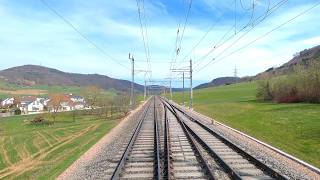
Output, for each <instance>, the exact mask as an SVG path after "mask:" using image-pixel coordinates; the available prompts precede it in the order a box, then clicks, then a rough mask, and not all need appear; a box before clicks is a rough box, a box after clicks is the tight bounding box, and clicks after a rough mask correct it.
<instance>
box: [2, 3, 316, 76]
mask: <svg viewBox="0 0 320 180" xmlns="http://www.w3.org/2000/svg"><path fill="white" fill-rule="evenodd" d="M47 2H48V3H49V4H50V5H51V6H52V7H53V8H55V9H56V10H57V11H59V12H60V13H61V14H62V15H63V16H64V17H65V18H66V19H68V20H69V21H70V22H72V24H73V25H74V26H75V27H76V28H77V29H79V30H80V31H81V32H82V33H83V34H85V35H86V36H87V37H89V38H90V39H91V40H92V41H94V42H95V43H96V44H97V45H98V46H99V47H101V48H103V49H104V50H105V51H106V52H108V53H109V54H110V55H112V56H113V57H115V59H117V60H119V61H120V62H121V63H123V64H127V65H128V67H129V65H130V63H129V60H128V53H129V52H130V53H134V55H135V56H136V59H137V67H138V68H140V69H141V68H145V67H146V66H145V65H146V63H145V62H141V61H144V60H145V58H144V57H145V54H144V48H143V42H142V38H141V31H140V24H139V21H138V12H137V5H136V2H135V1H131V0H121V2H118V1H101V0H93V1H78V0H71V1H63V0H58V1H53V0H47ZM185 2H188V1H182V0H181V1H174V2H173V1H168V0H158V1H145V11H146V18H147V23H148V39H149V44H150V54H151V59H152V60H154V63H153V64H152V67H153V68H152V70H153V77H154V78H156V79H161V78H165V76H166V75H167V72H168V71H169V67H170V61H171V60H172V57H173V55H174V54H173V53H174V50H175V48H174V47H175V40H176V34H177V29H178V23H179V20H183V19H184V17H185V10H186V4H185ZM233 2H234V1H233V0H229V1H208V0H202V1H194V2H193V6H192V11H191V14H190V17H189V21H188V22H187V26H186V30H185V34H184V39H183V41H182V48H181V53H180V54H179V56H178V58H177V62H181V61H182V59H183V57H184V56H185V55H186V54H188V53H189V52H190V50H191V49H192V48H193V47H194V45H195V43H197V42H198V41H199V39H201V37H202V36H203V35H204V34H205V33H206V32H207V30H208V29H209V28H210V27H211V26H212V24H214V23H215V22H216V21H217V17H219V16H221V14H223V16H222V19H221V21H219V23H217V25H216V26H215V28H213V29H212V31H210V32H209V33H208V35H207V36H206V38H205V39H204V40H203V41H202V43H201V44H200V45H199V46H198V47H197V48H196V49H195V51H194V52H192V53H190V54H191V55H190V56H187V59H190V58H192V59H193V60H194V62H195V63H196V64H198V63H199V62H201V64H203V65H204V64H206V63H207V62H209V61H210V60H211V59H212V58H214V57H216V56H217V55H219V53H221V52H224V51H225V48H227V47H229V46H230V45H231V44H232V42H234V41H235V40H236V39H237V38H238V37H240V36H241V35H242V33H239V34H237V35H236V36H235V37H234V38H232V39H231V40H230V41H228V42H226V43H225V44H224V45H223V46H221V47H220V48H218V49H217V50H215V51H214V52H213V53H212V54H211V55H210V56H208V58H206V59H203V60H199V58H200V57H202V56H203V55H205V54H206V53H207V52H208V51H209V50H210V49H212V48H213V46H214V45H215V44H216V43H217V42H218V41H219V40H220V39H221V37H222V36H223V35H224V34H225V33H226V32H227V31H228V30H229V29H230V28H232V26H233V25H234V14H233V13H234V9H233V7H232V6H230V4H232V3H233ZM243 2H244V5H245V6H246V7H247V6H249V5H250V2H252V1H249V0H248V1H243ZM266 2H267V1H262V0H261V1H259V3H257V6H261V7H257V9H256V11H257V12H255V13H256V14H255V17H256V16H258V14H259V13H260V14H261V13H263V12H264V10H265V8H266ZM271 2H272V3H276V1H271ZM314 2H315V1H313V0H312V1H309V2H307V3H306V2H304V3H301V2H299V1H297V0H295V1H290V2H288V3H287V4H286V5H285V6H283V7H282V8H281V9H279V10H278V11H277V12H275V13H274V15H272V16H270V17H269V18H268V19H266V20H265V21H264V22H263V23H261V24H260V25H259V26H257V27H256V28H255V29H254V30H252V31H251V32H250V33H248V34H247V35H246V36H244V38H242V39H241V40H239V41H237V43H236V44H235V45H233V46H232V47H231V48H229V49H228V50H227V51H225V53H224V54H223V55H222V56H221V57H223V56H224V55H225V54H228V53H230V52H233V51H234V50H237V49H238V48H240V47H242V46H243V45H245V44H246V43H248V42H250V41H252V40H254V39H256V38H257V37H259V36H261V35H263V34H264V33H266V32H268V31H270V30H271V29H272V28H274V27H276V26H277V25H279V24H281V23H283V22H285V21H286V20H288V19H290V18H292V17H294V16H295V15H296V14H298V13H299V12H301V11H303V10H304V9H306V8H308V7H309V6H310V5H312V3H314ZM238 5H239V4H238ZM238 7H239V9H238V11H239V14H238V22H237V23H238V24H237V25H238V30H239V29H240V28H241V27H242V26H243V25H245V24H246V23H247V22H248V20H249V19H250V13H248V12H245V13H241V11H242V10H241V9H240V8H241V7H240V6H238ZM259 8H260V9H259ZM318 10H319V8H317V9H314V10H313V11H311V12H309V13H308V14H306V15H304V16H301V17H300V18H298V19H297V20H295V21H293V22H291V23H290V24H288V25H286V26H284V27H282V28H280V29H279V30H277V31H275V32H273V33H272V34H271V35H269V36H267V37H265V38H263V39H261V40H259V41H257V42H255V43H254V44H252V45H251V46H249V47H248V48H245V49H243V50H242V51H240V52H238V53H236V54H234V55H232V56H230V57H228V58H226V59H224V60H221V61H220V62H219V63H213V64H210V65H208V66H207V67H206V68H205V69H203V71H201V72H199V73H197V74H196V75H195V79H196V80H211V79H212V78H215V77H218V76H227V75H232V69H233V68H234V66H235V65H236V66H237V67H238V68H239V73H240V75H241V76H245V75H254V74H255V73H259V72H261V71H263V70H265V69H267V68H269V67H271V66H276V65H280V64H282V63H284V62H286V61H288V60H289V59H290V58H291V56H292V54H294V53H295V52H297V51H299V50H303V49H305V48H310V47H312V46H314V45H317V44H319V43H320V38H319V32H318V29H319V28H320V24H319V23H318V15H317V11H318ZM0 16H1V17H2V18H1V19H0V26H1V28H0V54H1V58H0V61H1V66H0V68H1V69H3V68H8V67H12V66H16V65H22V64H42V65H46V66H50V67H54V68H59V69H61V70H64V71H71V72H80V73H100V74H107V75H109V76H113V77H117V78H125V79H130V73H129V70H126V69H123V68H122V67H120V66H119V65H118V64H117V63H114V62H113V61H111V60H110V59H108V58H106V57H105V56H104V55H103V54H101V53H100V52H99V51H98V50H97V49H95V48H94V47H93V46H92V45H90V44H89V43H88V42H86V40H84V39H83V38H82V37H81V36H79V34H77V33H76V32H75V31H74V30H73V29H72V28H70V27H69V26H68V25H67V24H65V23H64V22H63V21H62V20H61V19H59V17H57V16H55V15H54V14H53V13H52V12H50V11H49V10H48V9H47V8H46V7H45V6H43V4H41V2H40V1H39V0H31V1H30V2H29V1H28V2H23V1H18V0H3V1H1V2H0ZM181 22H183V21H181ZM232 33H234V31H233V30H232V31H231V32H230V33H229V34H227V36H226V38H225V39H227V38H228V37H230V36H232V35H233V34H232ZM221 42H223V40H222V41H221ZM138 60H139V61H138ZM152 60H151V62H152ZM159 61H160V62H162V63H160V62H159ZM179 65H180V66H184V65H187V63H181V64H180V63H177V66H179ZM142 78H143V76H140V77H138V80H142Z"/></svg>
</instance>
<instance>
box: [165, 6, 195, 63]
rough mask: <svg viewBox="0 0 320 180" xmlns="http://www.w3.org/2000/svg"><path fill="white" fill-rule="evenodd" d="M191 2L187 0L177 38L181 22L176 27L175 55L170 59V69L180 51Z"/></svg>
mask: <svg viewBox="0 0 320 180" xmlns="http://www.w3.org/2000/svg"><path fill="white" fill-rule="evenodd" d="M192 2H193V1H192V0H189V4H188V8H187V12H186V15H185V20H184V25H183V28H182V34H181V36H180V38H179V33H180V26H181V24H180V23H179V27H178V30H177V38H176V49H175V55H174V58H173V59H172V63H171V65H170V69H173V68H174V66H175V63H176V61H177V58H178V55H179V54H180V51H181V47H182V41H183V38H184V34H185V30H186V26H187V23H188V19H189V15H190V10H191V7H192Z"/></svg>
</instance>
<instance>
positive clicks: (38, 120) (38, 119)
mask: <svg viewBox="0 0 320 180" xmlns="http://www.w3.org/2000/svg"><path fill="white" fill-rule="evenodd" d="M44 122H45V118H44V117H43V116H42V115H38V116H35V117H34V118H33V119H32V120H31V123H33V124H41V123H44Z"/></svg>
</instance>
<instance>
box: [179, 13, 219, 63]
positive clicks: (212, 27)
mask: <svg viewBox="0 0 320 180" xmlns="http://www.w3.org/2000/svg"><path fill="white" fill-rule="evenodd" d="M216 9H217V8H216ZM224 14H225V12H224V13H221V14H220V16H219V17H218V18H217V20H216V21H215V22H214V23H213V24H212V25H211V27H210V28H209V29H208V30H207V31H206V32H205V33H204V34H203V36H202V37H201V38H200V40H199V41H198V42H197V43H196V44H195V45H194V46H193V47H192V49H191V50H190V51H189V52H188V53H187V54H186V55H185V56H184V58H183V59H182V61H179V63H181V62H189V60H186V59H187V58H188V57H189V56H190V54H191V53H192V52H193V51H194V50H195V49H196V48H197V47H198V46H199V45H200V44H201V42H202V41H203V40H204V39H205V38H206V37H207V36H208V35H209V33H210V32H211V31H212V30H213V29H214V28H215V27H216V26H217V25H218V23H219V22H220V21H221V20H222V17H223V16H224Z"/></svg>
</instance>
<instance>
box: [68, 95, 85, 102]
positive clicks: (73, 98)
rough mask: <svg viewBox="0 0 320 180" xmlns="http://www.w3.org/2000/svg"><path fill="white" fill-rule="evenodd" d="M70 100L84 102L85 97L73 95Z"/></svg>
mask: <svg viewBox="0 0 320 180" xmlns="http://www.w3.org/2000/svg"><path fill="white" fill-rule="evenodd" d="M70 100H71V101H72V102H75V103H78V102H81V103H84V98H83V97H81V96H71V97H70Z"/></svg>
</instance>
